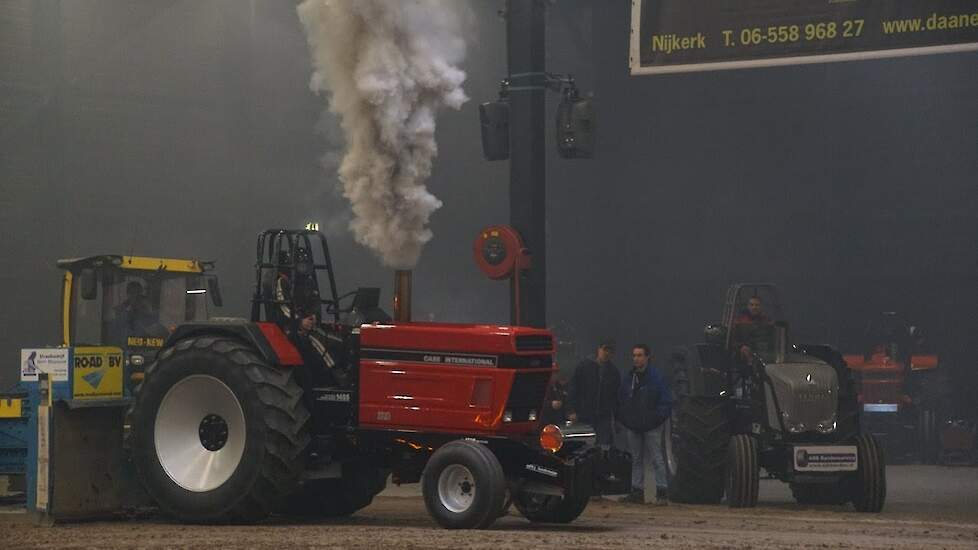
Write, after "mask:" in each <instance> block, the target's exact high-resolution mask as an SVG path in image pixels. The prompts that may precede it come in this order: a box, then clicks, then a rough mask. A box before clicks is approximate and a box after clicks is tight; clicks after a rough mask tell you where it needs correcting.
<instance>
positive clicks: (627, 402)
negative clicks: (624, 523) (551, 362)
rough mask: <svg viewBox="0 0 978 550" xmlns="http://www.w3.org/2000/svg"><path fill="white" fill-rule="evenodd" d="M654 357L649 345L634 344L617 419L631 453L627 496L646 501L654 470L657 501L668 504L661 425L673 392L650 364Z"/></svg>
mask: <svg viewBox="0 0 978 550" xmlns="http://www.w3.org/2000/svg"><path fill="white" fill-rule="evenodd" d="M651 359H652V354H651V352H650V351H649V347H648V346H647V345H645V344H636V345H635V346H634V347H633V348H632V370H631V372H630V373H629V374H628V375H626V376H625V377H624V379H623V380H622V383H621V389H620V391H619V395H618V399H619V402H620V403H621V407H620V408H619V410H618V419H619V421H620V422H621V424H622V425H623V426H624V427H625V436H626V437H627V438H628V447H629V450H630V451H631V453H632V492H631V494H630V495H628V497H627V498H626V500H627V501H628V502H646V495H645V481H646V479H645V476H646V475H648V474H649V473H654V474H655V498H656V503H657V504H668V500H667V499H668V492H667V488H668V480H667V479H666V466H665V460H664V457H663V454H662V425H663V424H664V423H665V421H666V419H667V418H669V414H670V412H671V411H672V395H671V394H670V392H669V388H668V386H667V385H666V383H665V380H664V379H663V377H662V375H661V374H660V373H659V371H658V369H656V368H655V367H653V366H652V365H651V364H649V361H650V360H651ZM648 481H651V480H648Z"/></svg>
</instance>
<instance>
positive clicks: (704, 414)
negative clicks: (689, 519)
mask: <svg viewBox="0 0 978 550" xmlns="http://www.w3.org/2000/svg"><path fill="white" fill-rule="evenodd" d="M668 422H669V429H667V430H663V432H664V433H665V434H668V435H667V437H666V438H665V439H666V441H665V442H664V443H665V450H666V453H665V454H666V472H667V475H668V477H669V499H670V500H672V501H675V502H683V503H688V504H719V503H720V501H721V500H722V499H723V490H724V485H725V483H724V482H725V474H726V465H727V453H728V448H729V444H730V421H729V402H728V401H727V400H726V399H724V398H722V397H716V398H714V397H702V396H691V395H680V397H679V402H678V404H677V405H676V407H675V408H674V409H673V414H672V418H671V419H670V420H669V421H668Z"/></svg>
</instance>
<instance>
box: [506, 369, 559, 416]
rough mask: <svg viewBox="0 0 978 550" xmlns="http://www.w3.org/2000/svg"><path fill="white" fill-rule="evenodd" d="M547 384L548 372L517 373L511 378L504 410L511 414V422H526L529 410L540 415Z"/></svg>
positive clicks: (548, 380) (548, 379)
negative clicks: (510, 386) (511, 384)
mask: <svg viewBox="0 0 978 550" xmlns="http://www.w3.org/2000/svg"><path fill="white" fill-rule="evenodd" d="M549 382H550V371H547V372H531V373H519V374H517V375H516V376H515V377H514V378H513V387H512V388H510V390H509V399H507V400H506V410H508V411H511V412H512V413H513V422H526V421H527V420H528V416H529V413H530V410H531V409H532V410H535V411H537V414H540V412H541V410H540V408H541V406H542V405H543V399H544V397H545V395H546V393H547V384H548V383H549Z"/></svg>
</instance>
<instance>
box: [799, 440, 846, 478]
mask: <svg viewBox="0 0 978 550" xmlns="http://www.w3.org/2000/svg"><path fill="white" fill-rule="evenodd" d="M794 455H795V471H798V472H854V471H856V470H857V469H858V468H859V460H858V458H857V455H856V446H855V445H835V446H821V445H819V446H805V447H795V449H794Z"/></svg>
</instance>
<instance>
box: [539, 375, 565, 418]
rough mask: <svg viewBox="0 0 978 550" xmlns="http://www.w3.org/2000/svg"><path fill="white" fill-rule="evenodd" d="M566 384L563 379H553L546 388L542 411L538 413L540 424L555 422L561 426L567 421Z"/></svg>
mask: <svg viewBox="0 0 978 550" xmlns="http://www.w3.org/2000/svg"><path fill="white" fill-rule="evenodd" d="M566 388H567V384H566V383H565V382H564V381H563V380H560V379H558V380H554V383H553V384H551V385H550V389H548V390H547V396H546V398H544V401H543V411H542V412H541V413H540V424H541V425H543V426H546V425H547V424H556V425H558V426H561V425H563V424H564V422H566V421H567V389H566Z"/></svg>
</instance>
